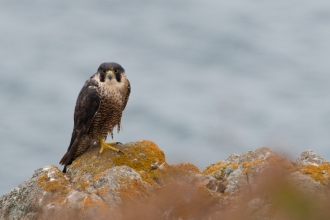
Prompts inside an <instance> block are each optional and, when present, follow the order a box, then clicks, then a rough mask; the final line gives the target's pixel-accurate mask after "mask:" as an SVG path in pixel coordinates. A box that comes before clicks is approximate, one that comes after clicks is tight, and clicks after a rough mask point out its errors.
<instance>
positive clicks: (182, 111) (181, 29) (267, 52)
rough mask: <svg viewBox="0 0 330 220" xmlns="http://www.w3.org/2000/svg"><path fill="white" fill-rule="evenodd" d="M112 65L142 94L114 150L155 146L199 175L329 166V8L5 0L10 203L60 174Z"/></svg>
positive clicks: (4, 146) (3, 90) (1, 88)
mask: <svg viewBox="0 0 330 220" xmlns="http://www.w3.org/2000/svg"><path fill="white" fill-rule="evenodd" d="M103 62H118V63H120V64H121V65H122V66H123V67H124V68H125V70H126V75H127V77H128V79H129V81H130V83H131V86H132V93H131V96H130V98H129V101H128V104H127V106H126V109H125V111H124V113H123V118H122V127H123V129H122V131H121V132H120V133H119V134H117V133H116V132H115V133H114V141H119V142H122V143H127V142H135V141H139V140H144V139H147V140H151V141H153V142H155V143H156V144H157V145H158V146H159V147H160V148H161V149H162V150H163V151H164V153H165V155H166V160H167V162H168V163H170V164H178V163H181V162H190V163H193V164H195V165H196V166H197V167H198V168H199V169H200V170H203V169H205V167H206V166H208V165H210V164H212V163H215V162H217V161H219V160H224V159H226V158H227V157H228V156H229V155H230V154H232V153H237V154H242V153H245V152H247V151H251V150H255V149H257V148H259V147H264V146H266V147H269V148H271V149H272V150H273V151H275V152H276V153H278V154H280V155H283V156H287V157H289V158H290V159H292V160H295V159H296V158H297V157H299V155H300V153H301V152H303V151H305V150H307V149H311V150H313V151H314V152H315V153H317V154H320V155H321V156H322V157H323V158H324V159H326V160H327V161H329V160H330V1H326V0H314V1H306V0H278V1H260V0H245V1H242V0H230V1H228V0H226V1H225V0H208V1H197V0H175V1H174V0H168V1H154V0H153V1H151V0H140V1H127V0H120V1H119V0H113V1H111V0H110V1H105V0H96V1H78V0H72V1H64V0H58V1H43V0H30V1H23V0H16V1H5V0H3V1H0V77H1V78H0V177H1V181H0V195H2V194H5V193H8V192H9V191H10V190H11V189H13V188H15V187H17V186H18V185H19V184H20V183H22V182H23V181H25V180H26V179H28V178H29V177H31V176H32V174H33V172H34V170H36V169H38V168H40V167H44V166H46V165H50V164H53V165H56V166H59V168H60V169H62V167H61V166H60V165H59V161H60V159H61V158H62V156H63V154H64V153H65V152H66V150H67V147H68V145H69V142H70V138H71V132H72V128H73V113H74V107H75V102H76V99H77V96H78V93H79V91H80V89H81V87H82V86H83V84H84V82H85V81H86V80H87V79H88V78H89V77H90V76H91V75H92V74H94V73H95V72H96V70H97V68H98V67H99V65H100V64H101V63H103ZM108 140H111V137H110V138H108Z"/></svg>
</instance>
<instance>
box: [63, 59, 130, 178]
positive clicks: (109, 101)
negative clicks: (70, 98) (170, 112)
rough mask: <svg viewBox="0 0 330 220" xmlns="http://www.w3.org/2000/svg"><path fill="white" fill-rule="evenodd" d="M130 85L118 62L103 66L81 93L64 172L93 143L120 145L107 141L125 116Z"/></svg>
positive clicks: (77, 103)
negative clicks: (123, 114) (123, 115)
mask: <svg viewBox="0 0 330 220" xmlns="http://www.w3.org/2000/svg"><path fill="white" fill-rule="evenodd" d="M130 92H131V86H130V83H129V81H128V79H127V78H126V75H125V70H124V68H123V67H122V66H121V65H119V64H118V63H102V64H101V65H100V67H99V68H98V70H97V72H96V73H95V74H94V75H92V76H91V77H90V78H89V79H88V80H87V81H86V82H85V85H84V86H83V87H82V89H81V90H80V93H79V95H78V98H77V102H76V107H75V110H74V126H73V131H72V136H71V141H70V145H69V148H68V151H67V152H66V153H65V154H64V156H63V158H62V159H61V161H60V164H62V165H64V169H63V172H64V173H65V172H66V167H67V166H68V165H70V164H71V163H72V162H73V161H74V160H75V159H76V158H77V157H79V156H80V155H82V154H83V153H85V152H86V151H87V150H88V149H89V147H90V146H92V145H93V144H94V143H97V144H99V145H100V147H101V149H100V153H102V152H103V150H104V149H105V148H109V149H111V150H114V151H116V152H121V151H120V150H119V149H117V148H114V147H113V146H115V145H116V144H119V142H108V143H107V142H105V139H106V138H107V136H108V134H111V137H112V138H113V129H114V127H115V126H117V130H118V132H119V131H120V121H121V116H122V113H123V111H124V109H125V107H126V104H127V101H128V97H129V95H130Z"/></svg>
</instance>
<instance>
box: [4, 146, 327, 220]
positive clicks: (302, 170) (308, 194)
mask: <svg viewBox="0 0 330 220" xmlns="http://www.w3.org/2000/svg"><path fill="white" fill-rule="evenodd" d="M119 148H120V149H121V150H122V151H123V152H125V154H118V153H115V152H112V151H104V152H103V153H102V154H101V155H99V153H98V150H99V149H98V147H97V146H93V147H92V148H91V149H90V150H89V151H88V152H86V153H85V154H83V155H82V156H80V157H79V158H77V159H76V160H75V161H74V162H73V164H72V165H71V166H68V167H67V173H66V174H64V173H62V172H61V170H60V169H59V168H57V167H56V166H53V165H50V166H46V167H44V168H40V169H38V170H36V171H35V172H34V174H33V175H32V177H31V178H29V179H28V180H27V181H25V182H23V183H22V184H21V185H19V186H18V187H16V188H15V189H13V190H12V191H11V192H9V193H8V194H6V195H3V196H1V197H0V219H1V220H2V219H3V220H7V219H28V220H30V219H31V220H32V219H61V220H66V219H68V220H69V219H70V220H71V219H118V220H120V219H302V217H299V218H296V217H295V216H300V214H299V213H300V212H301V211H299V210H301V209H300V208H298V209H297V207H300V206H301V207H303V210H305V209H306V207H307V209H308V207H309V209H310V210H312V211H310V212H308V213H305V214H304V216H303V217H304V219H328V218H329V216H330V213H329V211H328V209H324V207H323V206H322V205H320V204H329V202H330V201H329V199H328V198H329V188H330V187H329V186H330V175H329V174H330V164H329V163H328V162H326V161H324V159H322V158H321V157H320V156H319V155H316V154H315V153H313V152H312V151H306V152H303V153H302V155H301V156H300V157H299V158H298V159H297V161H296V163H294V162H292V161H290V160H289V159H288V158H285V157H281V156H279V155H278V154H276V153H275V152H273V151H271V150H270V149H269V148H266V147H263V148H259V149H256V150H254V151H249V152H247V153H245V154H242V155H238V154H231V155H230V156H229V157H228V158H227V159H226V160H224V161H218V162H217V163H214V164H211V165H210V166H208V167H207V168H206V169H205V170H204V171H202V172H201V171H199V169H198V168H197V167H196V166H195V165H193V164H190V163H181V164H178V165H169V164H167V163H166V160H165V155H164V153H163V152H162V151H161V150H160V149H159V148H158V147H157V145H156V144H155V143H153V142H151V141H146V140H144V141H138V142H134V143H128V144H125V145H121V146H119ZM292 204H297V205H295V206H293V205H292ZM288 207H289V208H288ZM309 209H308V210H309ZM297 210H298V211H297Z"/></svg>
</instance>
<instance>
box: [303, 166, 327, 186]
mask: <svg viewBox="0 0 330 220" xmlns="http://www.w3.org/2000/svg"><path fill="white" fill-rule="evenodd" d="M300 172H301V173H303V174H308V175H310V176H311V177H312V178H313V179H314V180H315V181H317V182H319V183H321V184H322V185H326V186H329V185H330V175H329V174H330V164H329V163H323V164H321V165H313V164H308V165H307V166H305V167H304V168H302V169H301V170H300Z"/></svg>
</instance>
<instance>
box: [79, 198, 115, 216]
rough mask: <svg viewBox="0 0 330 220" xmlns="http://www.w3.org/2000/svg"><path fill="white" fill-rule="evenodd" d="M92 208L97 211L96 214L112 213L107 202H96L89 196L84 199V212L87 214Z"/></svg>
mask: <svg viewBox="0 0 330 220" xmlns="http://www.w3.org/2000/svg"><path fill="white" fill-rule="evenodd" d="M90 208H93V209H96V210H95V213H99V214H106V213H110V210H109V207H108V205H107V203H106V202H103V201H102V200H94V199H93V198H92V197H91V196H90V195H87V196H86V197H85V198H84V199H83V207H82V212H86V211H87V210H88V209H90Z"/></svg>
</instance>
